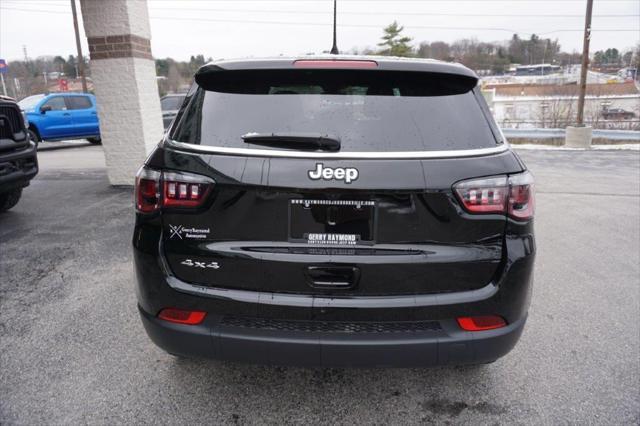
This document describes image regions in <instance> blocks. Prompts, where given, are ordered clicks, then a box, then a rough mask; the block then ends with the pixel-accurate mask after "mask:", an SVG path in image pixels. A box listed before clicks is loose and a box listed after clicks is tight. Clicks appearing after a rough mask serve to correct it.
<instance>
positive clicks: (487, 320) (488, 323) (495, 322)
mask: <svg viewBox="0 0 640 426" xmlns="http://www.w3.org/2000/svg"><path fill="white" fill-rule="evenodd" d="M458 325H459V326H460V328H461V329H463V330H465V331H484V330H493V329H496V328H502V327H504V326H506V325H507V323H506V321H505V320H504V318H502V317H499V316H498V315H483V316H477V317H460V318H458Z"/></svg>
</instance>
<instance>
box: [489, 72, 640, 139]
mask: <svg viewBox="0 0 640 426" xmlns="http://www.w3.org/2000/svg"><path fill="white" fill-rule="evenodd" d="M483 91H485V92H487V93H486V98H487V100H488V102H489V104H490V105H489V106H490V107H491V110H492V112H493V114H494V117H495V118H496V121H497V122H498V124H500V125H501V126H502V127H505V128H525V129H527V128H564V127H566V126H567V125H570V124H574V123H575V119H576V112H577V106H578V86H577V85H575V84H571V85H550V84H544V85H531V84H505V85H490V84H489V85H486V86H485V87H484V88H483ZM608 110H609V111H610V110H622V111H626V112H629V113H633V116H631V114H625V115H626V116H627V118H624V119H623V118H615V119H611V118H609V119H605V116H609V115H611V114H607V113H606V112H607V111H608ZM584 121H585V123H586V124H588V125H591V126H593V127H594V128H607V129H627V130H640V90H639V89H638V87H637V86H636V85H635V84H634V83H633V82H627V83H617V84H589V85H587V94H586V97H585V112H584Z"/></svg>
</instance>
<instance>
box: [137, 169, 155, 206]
mask: <svg viewBox="0 0 640 426" xmlns="http://www.w3.org/2000/svg"><path fill="white" fill-rule="evenodd" d="M135 194H136V195H135V196H136V210H138V211H139V212H140V213H151V212H154V211H156V210H157V209H158V207H159V206H160V172H159V171H157V170H151V169H148V168H146V167H144V166H143V167H141V168H140V170H138V173H136V188H135Z"/></svg>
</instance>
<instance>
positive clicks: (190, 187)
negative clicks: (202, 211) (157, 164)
mask: <svg viewBox="0 0 640 426" xmlns="http://www.w3.org/2000/svg"><path fill="white" fill-rule="evenodd" d="M162 187H163V191H162V195H163V197H162V206H163V207H185V208H194V207H200V206H201V205H202V204H203V203H204V201H205V199H206V197H207V195H208V194H209V191H210V190H211V188H212V187H213V179H210V178H208V177H206V176H200V175H195V174H191V173H174V172H164V173H163V174H162Z"/></svg>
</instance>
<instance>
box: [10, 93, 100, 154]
mask: <svg viewBox="0 0 640 426" xmlns="http://www.w3.org/2000/svg"><path fill="white" fill-rule="evenodd" d="M18 105H19V106H20V109H21V110H22V111H23V112H24V113H25V115H26V117H27V121H28V122H29V128H28V130H29V136H30V138H31V140H33V141H34V142H36V143H38V142H40V141H43V140H47V141H53V140H62V139H87V140H88V141H89V142H91V143H95V144H99V143H100V142H101V139H100V125H99V123H98V114H97V112H96V98H95V96H93V95H91V94H86V93H52V94H49V95H33V96H29V97H27V98H24V99H23V100H21V101H20V102H18Z"/></svg>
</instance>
